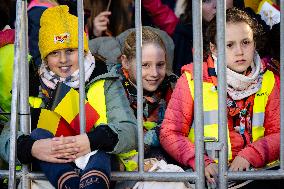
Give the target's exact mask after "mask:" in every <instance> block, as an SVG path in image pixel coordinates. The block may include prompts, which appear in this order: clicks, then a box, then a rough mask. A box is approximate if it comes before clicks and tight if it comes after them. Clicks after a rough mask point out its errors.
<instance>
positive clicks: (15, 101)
mask: <svg viewBox="0 0 284 189" xmlns="http://www.w3.org/2000/svg"><path fill="white" fill-rule="evenodd" d="M192 3H193V25H194V28H193V36H194V46H193V47H194V49H195V51H194V76H195V82H194V87H195V92H194V93H195V101H194V107H195V112H194V124H195V126H196V128H197V129H195V137H196V139H195V145H196V148H195V154H196V158H195V163H196V165H198V166H197V167H196V171H195V172H183V173H149V172H144V163H143V157H144V145H143V127H142V126H143V123H142V122H143V110H142V109H143V107H142V106H143V103H142V101H143V89H142V76H141V75H142V74H141V72H142V71H141V47H142V40H141V39H142V38H141V1H140V0H136V1H135V27H136V32H137V35H136V49H137V53H136V60H137V91H138V92H137V94H138V102H137V106H138V108H137V125H138V133H137V135H138V152H139V162H138V163H139V171H137V172H112V179H113V180H139V181H141V180H149V181H153V180H154V181H192V182H195V185H196V188H197V189H203V188H204V186H205V178H204V156H203V153H204V146H205V145H204V138H203V135H204V131H203V106H202V104H203V94H202V62H203V50H202V49H203V48H202V46H203V45H202V44H203V43H202V11H201V10H202V1H200V0H199V1H198V0H194V1H193V2H192ZM77 6H78V9H77V11H78V19H79V28H78V30H79V36H80V37H79V64H80V89H79V90H80V126H81V128H80V131H81V132H82V133H83V132H85V109H84V108H82V107H84V100H85V89H84V88H85V86H84V72H83V70H84V69H83V68H84V64H83V28H84V22H83V16H84V15H83V1H82V0H78V1H77ZM283 10H284V0H281V23H284V12H283ZM16 15H17V17H16V38H15V57H14V78H13V89H12V92H13V93H12V103H11V123H10V129H11V130H10V131H11V139H10V162H9V171H6V170H0V176H1V177H9V189H15V188H16V184H15V183H16V182H15V179H16V178H21V181H22V182H21V183H22V188H23V189H26V188H27V189H29V188H30V180H32V179H46V178H45V176H44V175H43V174H38V173H32V172H29V170H28V167H27V166H23V167H22V170H21V171H19V172H16V171H15V165H16V164H15V158H16V133H17V130H18V124H19V123H20V129H21V131H23V132H24V133H29V126H30V119H29V117H30V113H29V106H28V95H29V93H28V91H29V90H28V89H29V88H28V83H27V81H28V74H27V73H28V60H27V49H28V48H27V2H26V1H22V0H17V4H16ZM281 33H284V27H283V25H281ZM283 40H284V35H281V41H280V44H281V48H280V50H281V60H282V61H283V60H284V48H282V46H283V44H284V41H283ZM224 44H225V1H224V0H218V2H217V45H218V47H219V48H218V60H220V61H218V67H219V68H220V69H218V76H219V77H218V95H219V102H218V106H219V110H218V111H219V112H218V124H219V125H220V127H219V132H218V134H219V141H218V142H216V143H215V144H216V146H218V147H220V149H219V150H220V156H219V158H220V161H219V164H218V166H219V188H220V189H225V188H227V186H228V181H229V180H247V179H256V180H257V179H264V180H267V179H284V170H283V169H284V119H283V118H284V108H283V107H284V95H283V93H284V85H281V103H280V104H281V110H282V111H281V136H282V137H281V147H280V169H279V170H274V171H270V170H269V171H252V172H248V171H246V172H230V171H228V168H227V167H228V165H227V159H228V157H227V156H228V155H227V154H228V149H227V135H228V133H227V129H226V128H227V127H226V125H227V115H226V113H227V112H226V70H225V67H226V66H225V46H224ZM20 63H21V64H20ZM81 70H82V71H81ZM283 74H284V64H281V67H280V75H281V76H283ZM19 77H20V78H19ZM220 78H222V79H220ZM20 81H24V82H23V83H21V84H20ZM283 83H284V77H281V84H283Z"/></svg>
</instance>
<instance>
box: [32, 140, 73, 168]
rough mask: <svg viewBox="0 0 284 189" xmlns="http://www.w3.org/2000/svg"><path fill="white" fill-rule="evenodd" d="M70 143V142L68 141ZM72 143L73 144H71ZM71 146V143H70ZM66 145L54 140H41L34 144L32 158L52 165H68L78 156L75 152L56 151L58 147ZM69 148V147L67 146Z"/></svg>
mask: <svg viewBox="0 0 284 189" xmlns="http://www.w3.org/2000/svg"><path fill="white" fill-rule="evenodd" d="M66 142H70V141H66ZM71 143H72V142H71ZM69 144H70V143H69ZM62 145H66V144H64V143H63V141H62V140H61V141H60V140H59V141H56V140H53V139H50V138H48V139H41V140H37V141H35V142H34V144H33V146H32V150H31V153H32V156H33V157H35V158H37V159H39V160H42V161H46V162H52V163H67V162H71V161H73V160H74V159H75V158H76V156H75V155H74V153H73V152H69V151H74V150H70V149H68V148H67V149H68V150H65V151H64V150H61V149H59V150H56V147H57V146H62ZM67 146H68V145H67Z"/></svg>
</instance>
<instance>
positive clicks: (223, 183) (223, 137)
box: [217, 0, 228, 189]
mask: <svg viewBox="0 0 284 189" xmlns="http://www.w3.org/2000/svg"><path fill="white" fill-rule="evenodd" d="M225 6H226V5H225V1H224V0H218V2H217V49H218V58H217V60H218V61H217V66H218V69H217V72H218V73H217V75H218V98H219V100H218V125H219V129H218V136H219V137H218V138H219V142H220V143H221V144H223V148H222V149H221V151H220V156H219V185H220V186H219V188H220V189H226V188H228V187H227V185H228V183H227V181H228V179H227V177H226V174H227V169H228V168H227V167H228V144H227V140H228V139H227V135H228V133H227V105H226V99H227V92H226V91H227V77H226V68H227V66H226V54H225V50H226V49H225V41H226V39H225V26H226V7H225Z"/></svg>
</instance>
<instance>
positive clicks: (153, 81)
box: [146, 79, 159, 85]
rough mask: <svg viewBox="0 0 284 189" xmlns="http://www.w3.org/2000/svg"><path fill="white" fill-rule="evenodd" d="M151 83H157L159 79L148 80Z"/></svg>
mask: <svg viewBox="0 0 284 189" xmlns="http://www.w3.org/2000/svg"><path fill="white" fill-rule="evenodd" d="M146 81H147V82H148V83H149V84H150V85H156V84H157V83H158V82H159V80H158V79H151V80H146Z"/></svg>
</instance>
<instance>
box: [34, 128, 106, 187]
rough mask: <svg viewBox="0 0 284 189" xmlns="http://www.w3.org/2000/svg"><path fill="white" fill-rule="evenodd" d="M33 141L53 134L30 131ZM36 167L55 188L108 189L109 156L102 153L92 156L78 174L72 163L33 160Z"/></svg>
mask: <svg viewBox="0 0 284 189" xmlns="http://www.w3.org/2000/svg"><path fill="white" fill-rule="evenodd" d="M31 137H32V138H33V139H34V140H40V139H46V138H53V137H54V136H53V134H52V133H51V132H49V131H47V130H44V129H40V128H37V129H35V130H33V131H32V133H31ZM33 163H35V164H36V165H38V166H39V167H40V169H41V170H42V171H43V172H44V174H45V176H46V177H47V179H48V180H49V182H50V183H51V184H52V185H53V186H54V187H55V188H59V189H61V188H68V189H73V188H74V189H78V188H80V189H81V188H82V189H91V188H95V189H106V188H109V178H110V172H111V163H110V155H109V154H107V153H105V152H104V151H98V152H97V153H96V154H94V155H92V156H91V157H90V159H89V162H88V164H87V165H86V167H85V169H84V170H80V171H79V174H78V173H77V172H75V169H76V166H75V164H74V163H51V162H45V161H41V160H37V159H36V160H35V162H33Z"/></svg>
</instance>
